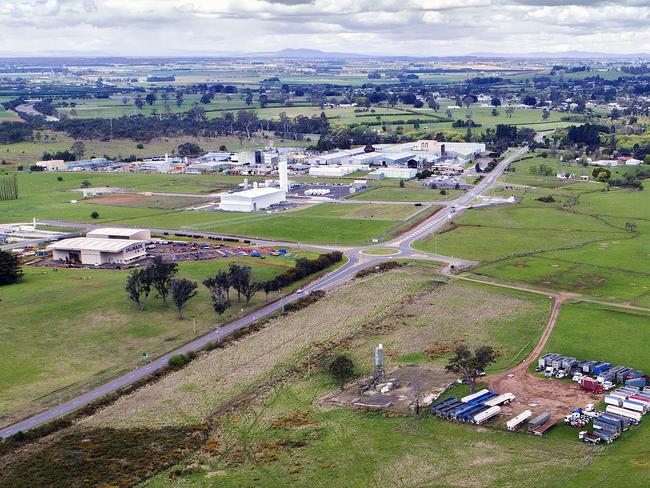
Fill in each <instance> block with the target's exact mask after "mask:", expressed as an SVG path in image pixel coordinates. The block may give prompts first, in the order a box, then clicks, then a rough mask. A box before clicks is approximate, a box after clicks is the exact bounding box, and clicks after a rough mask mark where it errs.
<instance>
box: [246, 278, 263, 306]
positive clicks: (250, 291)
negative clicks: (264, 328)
mask: <svg viewBox="0 0 650 488" xmlns="http://www.w3.org/2000/svg"><path fill="white" fill-rule="evenodd" d="M261 287H262V285H261V283H259V282H257V281H249V282H248V283H242V285H241V292H242V294H243V295H244V298H246V305H248V303H249V302H250V301H251V298H253V296H254V295H255V293H257V290H259V289H260V288H261Z"/></svg>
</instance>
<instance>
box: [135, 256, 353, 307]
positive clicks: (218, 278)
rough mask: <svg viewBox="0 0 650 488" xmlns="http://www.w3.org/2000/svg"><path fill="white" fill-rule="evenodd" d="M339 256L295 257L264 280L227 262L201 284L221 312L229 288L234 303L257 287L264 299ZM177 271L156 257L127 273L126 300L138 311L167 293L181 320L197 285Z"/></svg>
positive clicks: (227, 304)
mask: <svg viewBox="0 0 650 488" xmlns="http://www.w3.org/2000/svg"><path fill="white" fill-rule="evenodd" d="M341 259H343V254H342V253H340V252H338V251H334V252H330V253H327V254H321V255H320V256H318V257H317V258H315V259H305V258H302V259H298V260H297V261H296V264H295V266H294V267H292V268H290V269H288V270H287V271H285V272H284V273H281V274H279V275H278V276H276V277H275V278H273V279H271V280H267V281H255V280H254V279H253V273H252V269H251V267H250V266H244V265H240V264H237V263H230V265H229V267H228V269H227V270H219V271H217V273H216V274H215V275H214V276H211V277H210V278H207V279H205V280H204V281H203V285H204V286H205V287H206V288H207V289H208V291H209V292H210V297H211V299H212V308H213V309H214V311H215V312H216V313H217V314H218V315H223V313H224V312H225V311H226V310H227V309H228V308H229V307H230V306H231V305H232V301H231V299H230V292H231V290H234V291H236V292H237V303H241V301H242V297H243V299H244V300H245V303H246V304H247V305H248V304H249V303H250V301H251V299H252V298H253V296H254V295H255V293H257V292H258V291H260V290H263V291H264V292H265V293H266V297H267V299H268V294H269V292H271V291H278V290H280V289H281V288H283V287H285V286H289V285H291V284H293V283H296V282H297V281H299V280H301V279H303V278H306V277H307V276H309V275H311V274H314V273H317V272H318V271H321V270H323V269H325V268H327V267H329V266H331V265H332V264H335V263H337V262H339V261H341ZM177 272H178V265H177V264H176V263H166V262H164V260H163V259H162V257H161V256H156V257H155V258H154V259H153V261H152V262H151V264H150V265H148V266H146V267H143V268H137V269H134V270H133V271H131V272H130V273H129V275H128V277H127V280H126V286H125V289H126V292H127V294H128V296H129V299H131V300H132V301H133V302H134V303H135V304H136V306H137V308H138V310H140V311H142V310H144V308H145V306H146V304H147V300H148V298H149V296H150V295H151V293H152V292H156V293H157V295H158V297H160V298H161V299H162V303H163V305H166V304H167V298H168V297H169V296H171V299H172V301H173V302H174V304H175V305H176V308H177V309H178V318H179V319H182V318H183V309H184V308H185V305H186V304H187V302H188V301H189V300H190V299H191V298H192V297H194V296H195V295H196V293H197V288H198V285H197V283H196V282H195V281H192V280H188V279H185V278H175V276H176V274H177Z"/></svg>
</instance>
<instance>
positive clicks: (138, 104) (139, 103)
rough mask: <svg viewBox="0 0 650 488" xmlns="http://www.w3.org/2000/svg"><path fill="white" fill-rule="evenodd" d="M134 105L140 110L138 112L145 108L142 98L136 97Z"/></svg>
mask: <svg viewBox="0 0 650 488" xmlns="http://www.w3.org/2000/svg"><path fill="white" fill-rule="evenodd" d="M133 104H134V105H135V106H136V107H137V108H138V110H142V107H144V100H142V97H141V96H140V95H138V96H136V97H135V100H134V101H133Z"/></svg>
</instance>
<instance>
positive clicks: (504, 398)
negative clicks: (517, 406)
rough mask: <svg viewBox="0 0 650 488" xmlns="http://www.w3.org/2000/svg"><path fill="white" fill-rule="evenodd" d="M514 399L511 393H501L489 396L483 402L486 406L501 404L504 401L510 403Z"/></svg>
mask: <svg viewBox="0 0 650 488" xmlns="http://www.w3.org/2000/svg"><path fill="white" fill-rule="evenodd" d="M514 400H515V396H514V395H513V394H512V393H502V394H501V395H499V396H496V397H494V398H490V399H489V400H488V401H486V402H485V404H486V405H487V406H488V407H496V406H497V405H503V404H505V403H510V402H513V401H514Z"/></svg>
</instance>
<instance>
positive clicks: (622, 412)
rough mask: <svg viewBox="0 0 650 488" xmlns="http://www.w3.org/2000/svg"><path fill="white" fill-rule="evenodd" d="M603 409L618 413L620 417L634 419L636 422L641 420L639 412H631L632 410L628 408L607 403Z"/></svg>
mask: <svg viewBox="0 0 650 488" xmlns="http://www.w3.org/2000/svg"><path fill="white" fill-rule="evenodd" d="M605 411H606V412H607V413H613V414H616V415H620V416H621V417H625V418H628V419H632V420H636V421H637V422H639V421H640V420H641V414H640V413H639V412H633V411H632V410H628V409H627V408H619V407H615V406H613V405H607V407H605Z"/></svg>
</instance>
